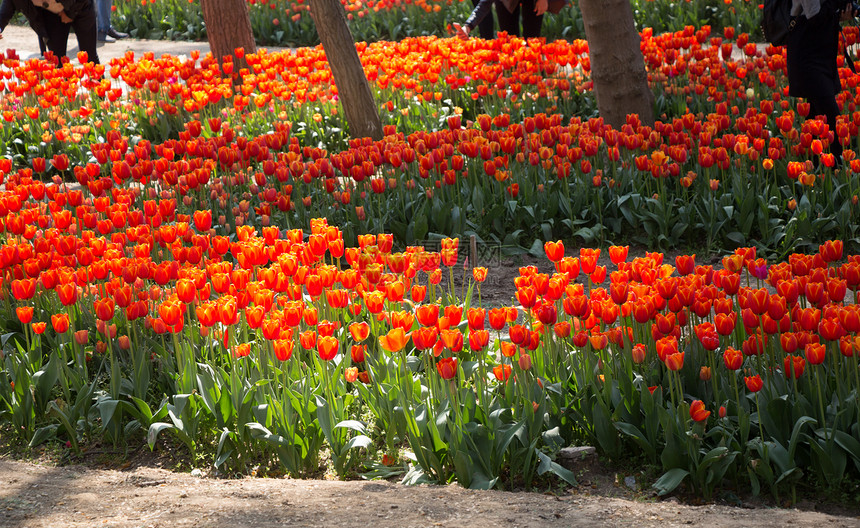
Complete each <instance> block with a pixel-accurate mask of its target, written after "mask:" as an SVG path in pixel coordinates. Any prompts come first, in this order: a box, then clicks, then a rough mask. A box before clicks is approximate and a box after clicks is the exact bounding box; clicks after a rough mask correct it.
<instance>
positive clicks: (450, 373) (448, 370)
mask: <svg viewBox="0 0 860 528" xmlns="http://www.w3.org/2000/svg"><path fill="white" fill-rule="evenodd" d="M436 370H437V371H438V372H439V376H440V377H441V378H442V379H446V380H449V379H453V378H454V376H456V375H457V359H456V358H442V359H440V360H439V362H438V363H436Z"/></svg>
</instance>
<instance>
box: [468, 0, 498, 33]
mask: <svg viewBox="0 0 860 528" xmlns="http://www.w3.org/2000/svg"><path fill="white" fill-rule="evenodd" d="M480 3H481V0H472V5H473V6H475V8H477V7H478V5H479V4H480ZM478 34H479V35H481V38H482V39H484V40H492V39H493V38H495V36H496V21H495V19H494V18H493V10H492V9H490V10H489V11H488V12H487V15H486V16H485V17H484V19H483V20H481V22H480V23H479V24H478Z"/></svg>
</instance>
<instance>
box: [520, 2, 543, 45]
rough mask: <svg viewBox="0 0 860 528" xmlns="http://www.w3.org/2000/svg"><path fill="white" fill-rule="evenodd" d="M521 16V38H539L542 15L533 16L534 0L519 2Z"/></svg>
mask: <svg viewBox="0 0 860 528" xmlns="http://www.w3.org/2000/svg"><path fill="white" fill-rule="evenodd" d="M520 9H521V12H522V15H523V38H535V37H540V30H541V26H542V25H543V15H536V14H535V0H520Z"/></svg>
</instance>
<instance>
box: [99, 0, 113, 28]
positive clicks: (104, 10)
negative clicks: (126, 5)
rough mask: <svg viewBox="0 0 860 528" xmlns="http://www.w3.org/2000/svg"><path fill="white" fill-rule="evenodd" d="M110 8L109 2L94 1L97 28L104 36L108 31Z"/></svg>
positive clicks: (109, 0)
mask: <svg viewBox="0 0 860 528" xmlns="http://www.w3.org/2000/svg"><path fill="white" fill-rule="evenodd" d="M110 8H111V0H96V17H97V18H98V26H97V27H98V32H99V34H101V35H106V34H107V32H108V30H110Z"/></svg>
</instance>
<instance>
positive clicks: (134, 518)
mask: <svg viewBox="0 0 860 528" xmlns="http://www.w3.org/2000/svg"><path fill="white" fill-rule="evenodd" d="M0 482H2V483H3V486H0V526H3V527H4V528H24V527H28V528H36V527H55V526H56V527H92V526H103V527H153V528H154V527H192V526H193V527H208V526H230V527H231V528H242V527H255V528H260V527H269V526H296V527H298V526H326V527H327V526H335V527H345V526H364V527H371V526H372V527H374V528H376V527H387V526H392V527H412V526H416V527H418V526H422V527H423V526H447V527H463V526H468V527H470V528H479V527H485V526H505V527H516V526H521V527H542V528H544V527H549V528H552V527H578V526H582V527H586V526H587V527H594V526H642V527H662V528H665V527H668V526H687V525H692V526H704V527H709V526H713V527H727V526H756V527H785V526H798V527H806V526H817V527H825V526H826V527H848V526H860V519H858V518H857V517H837V516H833V515H827V514H823V513H818V512H814V511H801V510H797V509H762V508H760V509H743V508H734V507H730V506H722V505H707V506H687V505H682V504H678V503H677V501H675V500H674V499H670V500H668V501H662V502H643V501H635V500H629V499H625V498H618V497H606V496H597V495H588V494H586V493H584V492H581V491H571V492H569V493H567V494H565V495H562V496H552V495H542V494H537V493H510V492H502V491H472V490H466V489H463V488H460V487H459V486H416V487H407V486H401V485H398V484H391V483H388V482H365V481H353V482H338V481H323V480H290V479H263V478H256V479H253V478H248V479H243V480H220V479H210V478H197V477H193V476H191V475H189V474H187V473H172V472H169V471H166V470H163V469H157V468H148V467H137V468H134V469H131V470H129V471H117V470H100V469H91V468H86V467H82V466H70V467H51V466H42V465H36V464H32V463H26V462H17V461H11V460H4V459H0Z"/></svg>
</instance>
